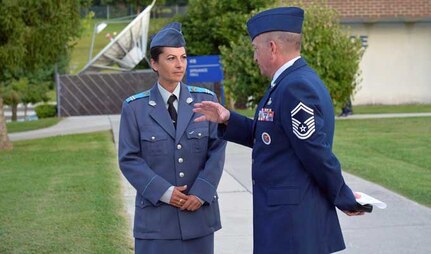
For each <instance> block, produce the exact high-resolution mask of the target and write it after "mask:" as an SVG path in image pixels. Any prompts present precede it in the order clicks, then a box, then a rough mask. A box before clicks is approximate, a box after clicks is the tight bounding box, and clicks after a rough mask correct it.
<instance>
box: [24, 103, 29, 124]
mask: <svg viewBox="0 0 431 254" xmlns="http://www.w3.org/2000/svg"><path fill="white" fill-rule="evenodd" d="M27 109H28V104H27V103H24V121H25V120H26V119H27Z"/></svg>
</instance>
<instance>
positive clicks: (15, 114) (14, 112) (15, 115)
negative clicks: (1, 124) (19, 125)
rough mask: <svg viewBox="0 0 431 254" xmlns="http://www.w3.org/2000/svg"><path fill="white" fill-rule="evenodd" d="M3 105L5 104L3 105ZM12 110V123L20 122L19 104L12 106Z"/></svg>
mask: <svg viewBox="0 0 431 254" xmlns="http://www.w3.org/2000/svg"><path fill="white" fill-rule="evenodd" d="M2 104H3V103H2ZM10 108H11V110H12V119H11V120H12V122H16V120H18V113H17V112H18V104H12V105H11V106H10Z"/></svg>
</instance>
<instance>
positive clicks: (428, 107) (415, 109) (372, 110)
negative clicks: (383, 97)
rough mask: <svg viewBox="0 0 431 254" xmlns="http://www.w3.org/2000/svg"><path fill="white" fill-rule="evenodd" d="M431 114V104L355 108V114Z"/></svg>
mask: <svg viewBox="0 0 431 254" xmlns="http://www.w3.org/2000/svg"><path fill="white" fill-rule="evenodd" d="M423 112H431V104H409V105H366V106H353V113H354V114H381V113H423Z"/></svg>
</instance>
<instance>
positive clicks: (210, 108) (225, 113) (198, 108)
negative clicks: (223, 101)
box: [193, 101, 230, 124]
mask: <svg viewBox="0 0 431 254" xmlns="http://www.w3.org/2000/svg"><path fill="white" fill-rule="evenodd" d="M194 107H195V108H194V109H193V112H196V113H200V114H202V116H200V117H198V118H196V119H195V122H202V121H210V122H215V123H224V124H226V123H227V121H228V120H229V117H230V112H229V110H227V109H226V108H225V107H223V106H222V105H220V104H219V103H216V102H212V101H202V102H200V103H195V104H194Z"/></svg>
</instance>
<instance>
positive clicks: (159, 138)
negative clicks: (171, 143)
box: [141, 132, 168, 156]
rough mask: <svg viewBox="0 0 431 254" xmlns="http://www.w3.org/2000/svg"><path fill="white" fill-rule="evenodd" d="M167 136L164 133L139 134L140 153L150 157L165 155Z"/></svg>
mask: <svg viewBox="0 0 431 254" xmlns="http://www.w3.org/2000/svg"><path fill="white" fill-rule="evenodd" d="M167 146H168V135H167V134H166V133H164V132H141V148H142V153H144V154H146V153H147V154H149V155H151V156H160V155H166V154H167V150H168V149H167Z"/></svg>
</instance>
